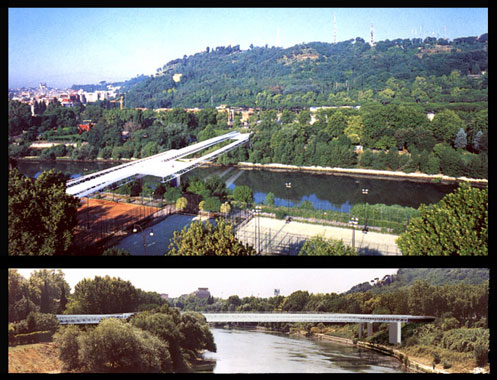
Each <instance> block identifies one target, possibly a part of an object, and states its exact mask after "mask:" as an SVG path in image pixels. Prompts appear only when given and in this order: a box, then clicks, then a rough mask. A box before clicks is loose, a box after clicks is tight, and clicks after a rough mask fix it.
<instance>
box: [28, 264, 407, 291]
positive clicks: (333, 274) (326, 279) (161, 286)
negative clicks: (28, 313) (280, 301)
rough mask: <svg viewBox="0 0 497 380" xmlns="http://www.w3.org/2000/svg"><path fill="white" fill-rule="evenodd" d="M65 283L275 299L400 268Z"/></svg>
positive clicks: (98, 272) (68, 276)
mask: <svg viewBox="0 0 497 380" xmlns="http://www.w3.org/2000/svg"><path fill="white" fill-rule="evenodd" d="M34 270H35V269H18V271H19V273H20V274H21V275H22V276H23V277H24V278H29V276H30V275H31V273H32V272H33V271H34ZM62 271H63V272H64V274H65V280H66V281H67V282H68V284H69V286H71V291H74V286H75V285H76V284H77V283H78V282H79V281H81V280H83V279H84V278H90V279H93V278H94V277H95V276H100V277H104V276H106V275H108V276H110V277H119V278H121V279H123V280H126V281H130V282H131V283H132V284H133V286H135V287H136V288H139V289H142V290H146V291H154V292H158V293H166V294H169V297H179V296H180V295H182V294H189V293H191V292H193V291H195V290H197V289H198V288H209V290H210V292H211V294H212V295H213V296H214V297H220V298H224V299H226V298H228V297H229V296H231V295H234V294H237V295H238V296H240V297H250V296H256V297H272V296H273V294H274V293H273V292H274V289H280V291H281V295H283V296H288V295H290V294H291V293H293V292H295V291H297V290H307V291H308V292H309V293H314V294H316V293H332V292H333V293H342V292H345V291H347V290H349V289H350V288H351V287H352V286H355V285H357V284H360V283H363V282H369V281H371V280H373V279H374V278H376V277H378V278H379V279H382V278H383V276H385V275H386V274H395V273H397V271H398V268H388V269H384V268H383V269H377V268H374V269H373V268H368V269H365V268H359V269H352V268H343V269H317V268H305V269H282V268H275V269H272V268H271V269H269V268H261V269H255V268H254V269H252V268H251V269H239V268H223V269H217V268H212V269H200V268H193V269H191V268H189V269H186V268H176V269H152V268H141V269H127V268H121V269H114V268H108V269H103V268H97V269H95V268H81V269H74V268H71V269H67V268H66V269H64V268H62Z"/></svg>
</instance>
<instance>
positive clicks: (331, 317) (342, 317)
mask: <svg viewBox="0 0 497 380" xmlns="http://www.w3.org/2000/svg"><path fill="white" fill-rule="evenodd" d="M133 314H134V313H122V314H82V315H64V314H59V315H56V317H57V319H58V321H59V323H60V324H98V323H99V322H100V321H101V320H102V319H105V318H118V319H128V318H129V317H131V316H132V315H133ZM202 314H203V315H204V316H205V319H206V320H207V322H208V323H235V322H330V323H332V322H335V323H368V322H369V323H373V322H375V323H395V322H404V323H409V322H431V321H433V320H434V319H435V317H431V316H419V315H391V314H337V313H302V312H298V313H202Z"/></svg>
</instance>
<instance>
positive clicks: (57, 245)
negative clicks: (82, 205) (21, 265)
mask: <svg viewBox="0 0 497 380" xmlns="http://www.w3.org/2000/svg"><path fill="white" fill-rule="evenodd" d="M65 181H66V179H65V177H64V175H63V174H62V173H60V172H56V171H54V170H50V171H48V172H44V173H42V174H41V175H40V176H39V177H38V178H37V179H36V180H34V181H32V180H31V179H29V178H27V177H25V176H24V175H22V174H20V173H19V172H18V171H17V169H15V168H14V169H13V170H11V171H9V183H8V187H9V198H8V219H9V220H8V235H9V239H8V246H9V248H8V252H9V255H13V256H20V255H21V256H22V255H36V256H45V255H50V256H51V255H64V254H68V253H70V247H71V244H72V242H73V230H74V228H75V226H76V224H77V220H76V213H77V209H78V207H79V200H78V199H77V198H75V197H73V196H71V195H69V194H66V182H65Z"/></svg>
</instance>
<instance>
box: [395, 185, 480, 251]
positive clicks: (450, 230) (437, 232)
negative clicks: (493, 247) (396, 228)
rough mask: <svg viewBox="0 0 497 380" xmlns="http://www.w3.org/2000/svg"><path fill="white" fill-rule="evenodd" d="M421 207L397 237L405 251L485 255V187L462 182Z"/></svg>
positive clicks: (398, 242)
mask: <svg viewBox="0 0 497 380" xmlns="http://www.w3.org/2000/svg"><path fill="white" fill-rule="evenodd" d="M420 210H421V216H420V217H416V218H413V219H411V221H410V223H409V225H408V226H407V231H406V232H404V233H403V234H401V235H400V237H399V238H398V239H397V244H398V245H399V247H400V249H401V250H402V252H403V254H404V255H421V256H437V255H442V256H482V255H488V189H486V188H485V189H477V188H471V187H470V186H469V185H468V184H462V185H460V186H459V188H458V189H457V190H456V191H454V192H453V193H450V194H447V195H446V196H445V197H444V198H442V200H441V201H440V202H438V203H436V204H434V205H431V206H421V208H420Z"/></svg>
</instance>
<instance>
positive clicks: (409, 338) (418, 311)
mask: <svg viewBox="0 0 497 380" xmlns="http://www.w3.org/2000/svg"><path fill="white" fill-rule="evenodd" d="M488 292H489V269H488V268H385V269H379V268H360V269H356V268H354V269H352V268H350V269H348V268H340V269H332V268H321V269H317V268H316V269H314V268H305V269H286V268H285V269H279V268H278V269H276V268H262V269H256V268H253V269H239V268H222V269H214V268H208V269H204V268H202V269H201V268H195V269H186V268H175V269H156V268H154V269H152V268H150V269H148V268H140V269H131V268H119V269H118V268H106V269H103V268H102V269H100V268H99V269H95V268H91V269H90V268H87V269H85V268H83V269H80V268H78V269H76V268H43V269H40V268H37V269H28V268H17V269H16V268H9V269H8V344H9V347H8V372H9V373H162V372H164V373H166V372H167V373H169V372H170V373H401V372H402V373H411V372H414V373H489V372H490V364H489V343H490V342H489V341H490V332H489V321H488V301H489V293H488Z"/></svg>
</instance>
